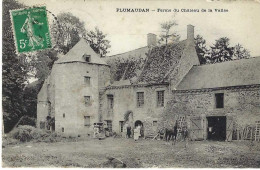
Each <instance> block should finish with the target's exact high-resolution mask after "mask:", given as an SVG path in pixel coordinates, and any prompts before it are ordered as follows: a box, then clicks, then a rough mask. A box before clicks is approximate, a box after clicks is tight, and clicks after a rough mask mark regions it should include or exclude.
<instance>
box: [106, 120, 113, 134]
mask: <svg viewBox="0 0 260 170" xmlns="http://www.w3.org/2000/svg"><path fill="white" fill-rule="evenodd" d="M106 122H107V128H108V131H109V132H112V120H106Z"/></svg>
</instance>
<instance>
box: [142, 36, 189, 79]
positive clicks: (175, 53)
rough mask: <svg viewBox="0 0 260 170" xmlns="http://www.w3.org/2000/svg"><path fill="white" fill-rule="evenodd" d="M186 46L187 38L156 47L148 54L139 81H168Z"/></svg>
mask: <svg viewBox="0 0 260 170" xmlns="http://www.w3.org/2000/svg"><path fill="white" fill-rule="evenodd" d="M185 47H186V40H184V41H181V42H179V43H174V44H168V45H167V46H166V45H164V46H160V47H158V46H157V47H154V48H153V49H152V50H151V51H150V52H149V54H148V58H147V60H146V63H145V65H144V68H143V71H142V73H141V75H140V77H139V78H138V82H146V83H162V82H168V74H169V73H170V72H171V71H173V69H174V68H175V66H177V64H178V62H179V60H180V58H181V55H182V53H183V50H184V49H185Z"/></svg>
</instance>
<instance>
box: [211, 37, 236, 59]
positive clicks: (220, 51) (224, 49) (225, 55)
mask: <svg viewBox="0 0 260 170" xmlns="http://www.w3.org/2000/svg"><path fill="white" fill-rule="evenodd" d="M233 54H234V47H230V46H229V38H227V37H222V38H220V39H218V40H216V42H215V44H214V45H213V46H211V55H210V60H211V63H219V62H224V61H230V60H232V57H233Z"/></svg>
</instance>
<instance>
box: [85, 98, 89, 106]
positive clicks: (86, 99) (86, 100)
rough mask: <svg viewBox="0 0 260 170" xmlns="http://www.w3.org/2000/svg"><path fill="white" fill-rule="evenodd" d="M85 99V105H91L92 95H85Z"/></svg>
mask: <svg viewBox="0 0 260 170" xmlns="http://www.w3.org/2000/svg"><path fill="white" fill-rule="evenodd" d="M84 99H85V105H86V106H90V96H84Z"/></svg>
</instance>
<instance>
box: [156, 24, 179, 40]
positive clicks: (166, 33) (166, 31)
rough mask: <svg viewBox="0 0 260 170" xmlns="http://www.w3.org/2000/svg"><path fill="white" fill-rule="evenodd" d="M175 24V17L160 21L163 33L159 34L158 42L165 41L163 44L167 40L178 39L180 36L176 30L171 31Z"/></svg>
mask: <svg viewBox="0 0 260 170" xmlns="http://www.w3.org/2000/svg"><path fill="white" fill-rule="evenodd" d="M177 25H178V24H177V22H176V20H175V19H172V20H170V21H166V22H163V23H161V32H163V33H162V34H161V35H160V39H159V41H158V42H159V43H162V42H165V44H166V45H167V44H168V41H169V40H171V41H173V42H174V41H179V39H180V36H179V35H178V34H177V33H176V32H174V31H172V29H173V27H175V26H177Z"/></svg>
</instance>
